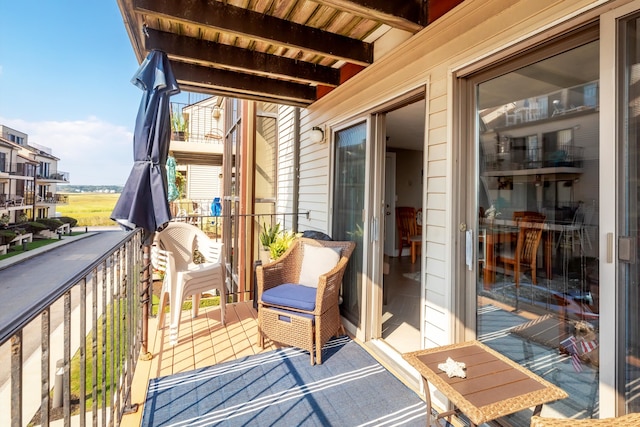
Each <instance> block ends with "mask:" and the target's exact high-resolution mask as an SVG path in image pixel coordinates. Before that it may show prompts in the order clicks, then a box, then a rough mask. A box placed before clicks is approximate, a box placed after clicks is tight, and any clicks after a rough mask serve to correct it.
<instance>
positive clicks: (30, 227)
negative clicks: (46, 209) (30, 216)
mask: <svg viewBox="0 0 640 427" xmlns="http://www.w3.org/2000/svg"><path fill="white" fill-rule="evenodd" d="M20 227H23V228H24V230H25V232H26V233H32V234H37V233H39V232H40V231H42V230H46V229H47V226H46V225H45V224H41V223H40V222H35V221H29V222H25V223H22V224H20Z"/></svg>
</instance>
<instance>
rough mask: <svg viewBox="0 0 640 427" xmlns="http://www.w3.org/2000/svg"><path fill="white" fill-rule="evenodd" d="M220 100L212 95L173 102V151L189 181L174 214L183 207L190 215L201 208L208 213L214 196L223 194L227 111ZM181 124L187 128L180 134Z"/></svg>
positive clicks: (205, 213)
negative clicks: (224, 129)
mask: <svg viewBox="0 0 640 427" xmlns="http://www.w3.org/2000/svg"><path fill="white" fill-rule="evenodd" d="M220 103H221V100H220V99H219V98H218V97H208V98H205V99H202V100H200V101H197V102H194V103H192V104H188V105H185V104H178V103H172V104H171V107H172V108H171V111H172V113H171V114H172V124H173V125H174V126H173V130H174V131H173V132H172V136H171V145H170V148H169V153H170V155H171V156H173V157H174V158H175V160H176V163H177V171H178V172H180V173H181V174H182V176H183V178H184V180H185V185H184V193H183V194H182V199H179V200H176V201H175V202H174V209H173V211H174V214H178V213H179V212H180V209H182V210H183V212H184V213H187V214H188V213H191V212H192V211H193V210H194V209H195V208H196V207H197V208H198V209H199V211H200V212H201V213H202V214H203V215H207V214H209V210H210V206H211V202H212V201H213V199H214V198H216V197H221V196H222V149H223V148H222V147H223V144H222V142H223V133H222V132H223V123H224V110H223V108H222V107H221V106H220ZM178 117H179V118H178ZM177 123H180V124H182V128H183V129H184V130H181V131H180V132H179V133H178V132H177V128H178V126H177V125H176V124H177ZM194 203H195V205H196V206H194V205H193V204H194ZM176 208H177V209H176Z"/></svg>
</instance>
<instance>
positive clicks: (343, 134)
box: [331, 122, 367, 326]
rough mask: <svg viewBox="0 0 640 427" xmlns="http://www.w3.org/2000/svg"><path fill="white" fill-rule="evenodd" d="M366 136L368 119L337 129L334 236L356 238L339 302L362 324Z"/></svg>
mask: <svg viewBox="0 0 640 427" xmlns="http://www.w3.org/2000/svg"><path fill="white" fill-rule="evenodd" d="M366 140H367V126H366V122H362V123H359V124H357V125H354V126H350V127H348V128H346V129H342V130H340V131H337V132H336V133H335V146H334V172H333V173H334V176H333V223H332V234H331V237H332V238H333V239H334V240H352V241H355V242H356V248H355V250H354V251H353V254H352V255H351V258H350V260H349V264H348V265H347V270H346V271H345V274H344V278H343V281H342V298H343V302H342V304H341V305H340V312H341V314H342V316H344V317H345V318H346V319H347V320H349V322H351V323H352V324H354V325H356V326H359V325H360V308H361V304H362V298H361V295H362V274H361V273H362V265H363V264H362V263H363V256H364V246H363V234H364V221H363V212H364V207H365V188H366V186H365V172H366V169H365V164H366V162H365V160H366V152H367V146H366Z"/></svg>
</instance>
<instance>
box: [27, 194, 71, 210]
mask: <svg viewBox="0 0 640 427" xmlns="http://www.w3.org/2000/svg"><path fill="white" fill-rule="evenodd" d="M35 202H36V206H41V207H45V206H50V205H67V204H69V195H67V194H54V193H50V192H48V193H45V194H44V195H36V198H35Z"/></svg>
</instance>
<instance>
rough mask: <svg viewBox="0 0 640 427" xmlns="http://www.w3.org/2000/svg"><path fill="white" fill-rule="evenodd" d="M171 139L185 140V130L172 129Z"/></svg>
mask: <svg viewBox="0 0 640 427" xmlns="http://www.w3.org/2000/svg"><path fill="white" fill-rule="evenodd" d="M171 139H172V140H174V141H184V140H185V132H184V131H173V132H171Z"/></svg>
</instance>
